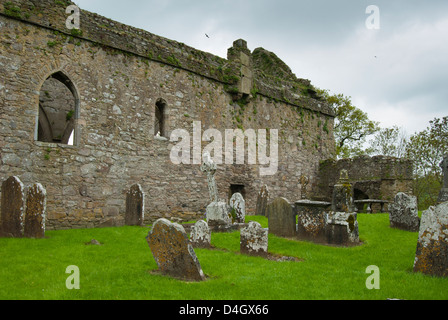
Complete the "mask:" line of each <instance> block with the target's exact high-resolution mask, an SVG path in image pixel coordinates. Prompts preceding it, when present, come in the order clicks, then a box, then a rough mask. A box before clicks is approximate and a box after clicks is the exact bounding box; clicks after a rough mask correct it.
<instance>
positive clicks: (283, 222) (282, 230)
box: [266, 198, 296, 237]
mask: <svg viewBox="0 0 448 320" xmlns="http://www.w3.org/2000/svg"><path fill="white" fill-rule="evenodd" d="M266 213H267V216H268V223H269V233H271V234H274V235H276V236H279V237H294V236H295V234H296V217H295V214H294V211H293V209H292V207H291V205H290V204H289V202H288V200H286V199H285V198H277V199H275V200H274V201H273V202H271V203H270V204H269V205H268V207H267V210H266Z"/></svg>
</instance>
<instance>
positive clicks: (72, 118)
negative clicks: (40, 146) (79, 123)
mask: <svg viewBox="0 0 448 320" xmlns="http://www.w3.org/2000/svg"><path fill="white" fill-rule="evenodd" d="M77 113H78V98H77V93H76V90H75V87H74V85H73V83H72V82H71V81H70V79H69V78H68V77H67V76H66V75H64V74H63V73H62V72H57V73H55V74H53V75H51V76H50V77H48V79H47V80H45V82H44V84H43V85H42V88H41V90H40V95H39V118H38V121H37V126H38V128H37V137H36V138H37V139H36V140H38V141H41V142H48V143H59V144H67V145H74V144H75V129H76V128H75V124H76V119H77Z"/></svg>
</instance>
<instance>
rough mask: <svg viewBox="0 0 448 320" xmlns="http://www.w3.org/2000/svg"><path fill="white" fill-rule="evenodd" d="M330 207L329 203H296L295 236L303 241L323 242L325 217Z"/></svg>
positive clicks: (303, 201)
mask: <svg viewBox="0 0 448 320" xmlns="http://www.w3.org/2000/svg"><path fill="white" fill-rule="evenodd" d="M330 206H331V203H330V202H323V201H311V200H300V201H296V203H295V210H296V214H297V236H298V237H299V238H300V239H303V240H311V241H315V242H325V240H326V238H325V228H326V223H327V220H326V217H327V211H328V209H329V208H330Z"/></svg>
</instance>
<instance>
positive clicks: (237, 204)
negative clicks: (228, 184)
mask: <svg viewBox="0 0 448 320" xmlns="http://www.w3.org/2000/svg"><path fill="white" fill-rule="evenodd" d="M229 203H230V208H231V209H232V211H231V214H232V217H233V216H234V222H236V223H244V222H245V218H246V201H244V198H243V196H242V195H241V193H239V192H236V193H234V194H233V195H232V197H231V198H230V201H229Z"/></svg>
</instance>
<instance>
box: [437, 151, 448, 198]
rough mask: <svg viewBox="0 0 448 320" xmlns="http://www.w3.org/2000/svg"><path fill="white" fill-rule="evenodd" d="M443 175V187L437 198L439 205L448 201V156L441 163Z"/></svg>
mask: <svg viewBox="0 0 448 320" xmlns="http://www.w3.org/2000/svg"><path fill="white" fill-rule="evenodd" d="M440 167H441V168H442V174H443V185H442V189H441V190H440V193H439V197H438V198H437V203H442V202H446V201H448V154H446V155H445V157H444V158H443V161H442V162H441V163H440Z"/></svg>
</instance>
